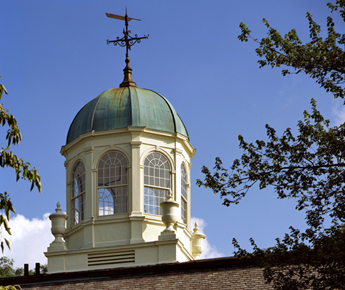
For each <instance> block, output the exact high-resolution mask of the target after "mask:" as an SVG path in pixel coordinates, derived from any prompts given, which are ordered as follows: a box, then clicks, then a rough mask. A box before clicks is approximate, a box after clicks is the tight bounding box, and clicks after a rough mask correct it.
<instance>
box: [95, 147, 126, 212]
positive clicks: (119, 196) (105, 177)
mask: <svg viewBox="0 0 345 290" xmlns="http://www.w3.org/2000/svg"><path fill="white" fill-rule="evenodd" d="M127 180H128V178H127V159H126V157H125V156H124V155H123V154H122V153H120V152H117V151H113V152H109V153H106V154H105V155H103V157H102V158H101V160H100V161H99V163H98V194H99V203H98V207H99V215H111V214H116V213H126V212H127V203H128V198H127ZM122 185H123V186H122ZM119 186H120V187H119Z"/></svg>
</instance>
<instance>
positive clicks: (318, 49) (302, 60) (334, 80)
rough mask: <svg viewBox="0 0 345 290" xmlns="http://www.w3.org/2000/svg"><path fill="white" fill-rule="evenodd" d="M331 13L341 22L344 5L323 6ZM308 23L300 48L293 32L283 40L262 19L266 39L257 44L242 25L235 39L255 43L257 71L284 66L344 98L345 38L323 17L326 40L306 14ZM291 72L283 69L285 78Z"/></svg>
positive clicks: (310, 16) (308, 14) (295, 33)
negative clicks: (308, 77) (308, 37)
mask: <svg viewBox="0 0 345 290" xmlns="http://www.w3.org/2000/svg"><path fill="white" fill-rule="evenodd" d="M327 5H328V6H329V7H330V8H331V11H332V12H333V11H337V10H339V12H340V14H341V16H342V17H343V19H344V16H345V1H344V0H337V1H336V4H332V3H328V4H327ZM306 17H307V19H308V22H309V32H310V42H308V43H305V44H303V42H302V40H301V39H300V38H299V37H298V35H297V32H296V30H295V29H291V30H290V31H289V32H288V33H286V34H285V35H284V37H283V36H282V35H281V34H280V33H279V32H278V31H277V30H275V29H274V28H272V27H271V26H270V24H269V23H268V21H267V20H266V19H263V23H264V24H265V26H266V27H267V29H268V37H266V38H262V39H261V41H258V40H257V39H256V38H253V37H251V35H250V33H251V31H250V30H249V29H248V28H247V26H246V25H245V24H244V23H242V22H241V23H240V28H241V32H242V33H241V34H240V35H239V36H238V38H239V39H240V40H241V41H248V37H250V38H252V39H253V40H254V41H256V42H258V43H259V47H258V48H256V53H257V55H258V56H259V57H261V59H260V60H258V63H259V64H260V67H264V66H266V65H270V66H271V67H281V66H287V67H290V68H292V69H293V71H294V72H295V73H296V74H298V73H300V72H304V73H306V74H307V75H309V76H310V77H311V78H313V79H315V80H316V82H317V83H318V84H320V86H321V87H322V88H324V89H325V90H326V91H327V92H331V93H332V94H333V95H334V97H335V98H338V97H340V98H344V97H345V91H344V89H343V86H342V85H343V84H344V81H345V76H344V73H345V52H344V49H343V47H342V46H343V45H344V44H345V34H340V33H337V32H336V31H335V29H334V26H335V23H334V21H333V19H332V18H331V17H330V16H329V17H327V37H326V38H325V39H323V38H322V37H321V36H320V32H321V27H320V26H319V25H318V24H317V23H316V22H315V21H314V20H313V17H312V14H311V13H310V12H308V13H307V16H306ZM290 73H291V71H290V70H288V69H283V70H282V74H283V75H284V76H285V75H287V74H290Z"/></svg>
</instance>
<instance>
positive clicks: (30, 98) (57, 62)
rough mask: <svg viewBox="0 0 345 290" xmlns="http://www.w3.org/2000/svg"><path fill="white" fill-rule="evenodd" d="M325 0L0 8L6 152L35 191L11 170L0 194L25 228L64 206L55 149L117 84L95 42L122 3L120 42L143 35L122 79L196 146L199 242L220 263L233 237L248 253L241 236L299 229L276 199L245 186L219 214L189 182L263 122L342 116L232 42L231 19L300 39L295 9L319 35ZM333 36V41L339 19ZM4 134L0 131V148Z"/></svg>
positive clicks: (113, 30)
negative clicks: (316, 113) (13, 143)
mask: <svg viewBox="0 0 345 290" xmlns="http://www.w3.org/2000/svg"><path fill="white" fill-rule="evenodd" d="M327 2H328V1H315V0H314V1H311V0H305V1H298V0H290V1H276V0H265V1H256V0H250V1H249V0H248V1H230V0H223V1H221V0H219V1H206V0H199V1H192V0H191V1H182V0H175V1H158V0H156V1H153V0H152V1H142V0H131V1H122V0H121V1H105V0H104V1H90V0H83V1H81V0H79V1H76V0H75V1H66V0H64V1H56V0H55V1H43V0H31V1H24V0H18V1H2V2H1V3H0V11H1V18H0V35H1V45H0V75H1V77H2V78H1V79H0V83H3V84H4V85H5V87H6V88H7V90H8V92H9V95H5V96H4V97H3V99H2V102H3V103H4V106H5V107H8V108H9V109H10V111H11V113H12V114H14V115H15V116H16V118H17V120H18V123H19V127H20V129H21V132H22V135H23V141H22V142H21V144H20V145H19V146H18V147H16V148H13V151H14V152H15V153H16V154H17V155H18V156H19V157H23V159H24V160H25V161H27V162H30V163H31V164H33V165H34V166H35V167H36V168H37V169H38V171H39V173H40V175H41V178H42V193H41V194H39V193H38V192H37V191H36V190H34V191H33V192H29V188H30V184H29V183H27V182H25V181H20V182H18V183H16V182H15V176H14V174H13V172H12V171H11V169H2V170H1V175H0V184H1V190H2V191H7V192H8V193H10V195H11V197H12V200H13V203H14V205H15V209H16V211H17V213H18V214H21V215H23V216H24V217H25V218H26V219H27V220H29V221H32V220H33V219H35V221H39V220H44V218H43V215H44V214H45V213H47V212H53V211H54V209H55V205H56V202H57V201H60V202H61V205H62V208H65V202H66V201H65V169H64V165H63V163H64V158H63V157H62V156H61V155H60V149H61V146H62V145H65V142H66V135H67V132H68V129H69V126H70V124H71V122H72V120H73V118H74V116H75V115H76V114H77V112H78V111H79V110H80V108H82V107H83V105H84V104H86V103H87V102H88V101H90V100H91V99H93V98H95V97H96V96H97V95H99V94H100V93H101V92H103V91H105V90H107V89H109V88H112V87H118V85H119V84H120V83H121V81H122V78H123V71H122V70H123V68H124V65H125V63H124V55H125V50H124V49H123V48H120V47H118V46H117V47H114V46H113V45H106V39H114V38H115V37H117V36H120V37H121V36H122V29H123V23H122V22H121V21H118V20H113V19H109V18H107V17H106V16H105V12H110V13H114V14H123V13H124V12H125V9H126V6H127V9H128V14H129V16H131V17H135V18H140V19H142V21H141V22H135V21H132V22H130V29H131V30H132V35H134V34H138V35H139V36H141V35H144V34H150V37H149V39H148V40H143V41H142V42H141V43H140V44H136V45H135V46H133V48H132V51H130V55H129V56H130V59H131V67H132V68H133V80H134V81H135V82H136V83H137V85H138V87H141V88H147V89H152V90H154V91H156V92H158V93H160V94H162V95H163V96H165V97H166V98H167V99H168V100H169V101H170V102H171V103H172V104H173V106H174V108H175V109H176V111H177V112H178V114H179V115H180V117H181V118H182V120H183V122H184V123H185V125H186V127H187V129H188V132H189V135H190V141H191V144H192V145H193V146H194V147H195V148H196V154H195V156H194V158H193V160H192V163H193V166H192V172H191V174H192V216H193V217H197V218H200V219H203V220H204V222H205V223H206V224H207V225H206V226H204V231H205V234H206V235H207V239H208V242H209V244H210V245H211V246H213V247H214V249H216V252H218V253H221V254H222V255H225V256H230V255H232V252H233V247H232V245H231V240H232V238H233V237H236V238H237V239H238V241H239V242H240V244H241V245H243V246H244V247H247V248H248V249H249V248H250V247H249V242H248V240H249V238H250V237H253V238H254V239H255V240H256V241H257V242H258V245H259V246H261V247H269V246H271V245H272V244H273V243H274V239H275V238H276V237H282V236H283V234H284V233H285V232H287V231H288V227H289V226H290V225H293V226H295V227H297V228H303V227H304V215H303V213H300V212H297V211H295V210H294V206H295V202H294V201H293V200H277V198H276V196H275V194H274V192H273V191H272V190H271V189H268V190H264V191H259V190H257V189H253V190H251V191H250V193H249V194H248V196H247V197H246V198H245V199H244V200H243V201H242V202H241V203H240V204H239V205H237V206H231V207H229V208H226V207H224V206H222V205H221V203H222V201H221V199H220V198H219V196H217V195H214V194H212V192H211V191H210V190H205V189H203V188H198V187H197V186H196V185H195V180H196V179H197V178H202V177H203V176H202V174H201V172H200V171H201V167H202V165H206V166H209V167H212V165H213V163H214V158H215V157H217V156H220V157H221V158H222V160H223V162H224V164H227V165H228V166H230V165H231V162H232V160H234V159H235V158H238V157H240V155H241V151H240V150H239V148H238V139H237V136H238V135H239V134H241V135H242V136H244V138H245V140H247V141H255V140H256V139H264V140H265V138H266V131H265V124H269V125H270V126H273V127H274V128H276V130H277V132H278V133H279V134H280V133H282V132H283V130H284V129H285V128H287V127H291V128H295V127H296V124H297V122H298V120H300V119H301V118H302V113H303V111H304V110H305V109H309V108H310V105H309V103H310V99H311V98H315V99H316V100H317V103H318V108H319V109H320V110H321V111H322V113H323V114H324V115H325V116H327V117H328V118H330V120H331V121H332V122H333V124H335V123H336V122H339V120H343V119H342V112H341V107H342V106H341V102H336V101H334V100H333V97H332V95H330V94H327V93H325V92H324V91H323V90H322V89H320V88H319V86H318V85H317V84H316V83H315V82H314V81H313V80H311V79H309V78H308V77H306V76H304V75H302V74H299V75H290V76H286V77H283V76H282V75H281V73H280V70H279V69H271V68H263V69H259V65H258V64H257V60H258V58H257V56H256V54H255V51H254V49H255V47H256V45H255V44H254V43H253V42H251V41H250V42H248V43H241V42H240V41H239V40H238V39H237V36H238V34H239V33H240V29H239V23H240V22H244V23H246V24H247V26H248V27H249V28H250V29H251V30H252V34H253V36H254V37H257V38H261V37H264V36H265V35H266V29H265V27H264V25H263V24H262V18H266V19H267V20H268V21H269V22H270V24H271V25H272V26H273V27H275V28H276V29H277V30H278V31H280V32H281V33H286V32H287V31H288V30H290V29H291V28H295V29H296V30H297V32H298V35H299V36H300V37H301V38H302V39H304V40H308V22H307V19H306V18H305V15H306V12H307V11H310V12H311V13H312V14H313V15H314V18H315V20H316V21H317V22H318V23H319V24H321V25H322V27H324V30H325V25H326V17H327V15H329V10H328V9H327V7H326V3H327ZM336 18H337V19H338V17H336ZM338 20H339V19H338ZM336 29H337V30H338V31H339V32H342V33H344V25H343V23H342V22H341V21H338V22H337V26H336ZM337 114H338V115H337ZM339 116H340V117H339ZM339 118H340V119H339ZM5 132H6V129H4V128H1V129H0V134H1V136H3V142H2V144H3V146H4V145H5V142H4V138H5ZM45 219H46V220H47V216H46V218H45ZM28 227H29V226H28ZM48 231H49V229H48ZM52 239H53V237H52V236H51V240H52ZM27 242H28V241H27ZM37 243H40V241H39V240H38V241H37ZM42 243H43V242H42ZM46 246H48V245H45V246H44V247H43V249H44V248H45V247H46ZM12 251H13V253H12V254H9V253H8V252H7V251H6V254H8V255H12V256H13V257H14V259H15V260H16V259H17V257H18V255H15V253H16V251H19V250H16V249H13V250H12ZM28 259H29V260H30V259H31V258H29V257H28ZM34 262H35V261H32V263H34ZM30 263H31V262H30ZM18 266H19V265H18Z"/></svg>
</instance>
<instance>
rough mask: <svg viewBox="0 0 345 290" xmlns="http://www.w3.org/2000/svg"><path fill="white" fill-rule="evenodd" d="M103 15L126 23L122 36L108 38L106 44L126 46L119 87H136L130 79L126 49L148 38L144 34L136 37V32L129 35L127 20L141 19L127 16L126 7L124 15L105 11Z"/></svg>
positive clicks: (130, 71) (130, 72)
mask: <svg viewBox="0 0 345 290" xmlns="http://www.w3.org/2000/svg"><path fill="white" fill-rule="evenodd" d="M105 15H106V16H107V17H109V18H113V19H118V20H124V21H125V25H126V30H125V29H123V34H124V36H123V37H122V38H119V37H117V38H116V40H109V39H107V44H110V43H112V44H114V45H120V46H121V47H126V60H125V62H126V67H125V68H124V70H123V73H124V78H123V82H122V83H121V84H120V87H129V86H132V87H136V86H137V85H136V84H135V82H133V80H132V69H131V67H130V66H129V62H130V60H129V57H128V50H131V47H132V46H133V45H134V44H136V43H140V42H141V40H142V39H148V38H149V35H147V36H146V35H144V36H143V37H138V35H137V34H135V36H134V37H132V36H130V35H129V33H131V31H130V30H128V22H129V21H131V20H138V21H141V19H137V18H132V17H128V15H127V8H126V15H125V16H121V15H116V14H111V13H105Z"/></svg>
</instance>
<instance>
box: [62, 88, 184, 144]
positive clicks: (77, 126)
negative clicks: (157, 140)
mask: <svg viewBox="0 0 345 290" xmlns="http://www.w3.org/2000/svg"><path fill="white" fill-rule="evenodd" d="M128 126H133V127H137V126H146V127H147V128H149V129H155V130H160V131H166V132H170V133H180V134H182V135H184V136H186V137H187V138H189V136H188V132H187V129H186V127H185V126H184V124H183V122H182V120H181V118H180V117H179V115H178V114H177V113H176V111H175V109H174V108H173V106H172V105H171V104H170V103H169V101H168V100H167V99H166V98H164V97H163V96H162V95H160V94H158V93H156V92H154V91H151V90H147V89H139V88H137V87H134V86H126V87H119V88H114V89H110V90H107V91H105V92H103V93H101V94H100V95H99V96H98V97H97V98H95V99H93V100H92V101H90V102H89V103H87V104H86V105H85V106H84V107H83V108H82V109H81V110H80V111H79V112H78V114H77V115H76V116H75V118H74V120H73V122H72V124H71V126H70V128H69V131H68V135H67V140H66V144H68V143H70V142H72V141H73V140H75V139H76V138H77V137H78V136H79V135H81V134H84V133H87V132H91V131H105V130H111V129H119V128H126V127H128Z"/></svg>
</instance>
